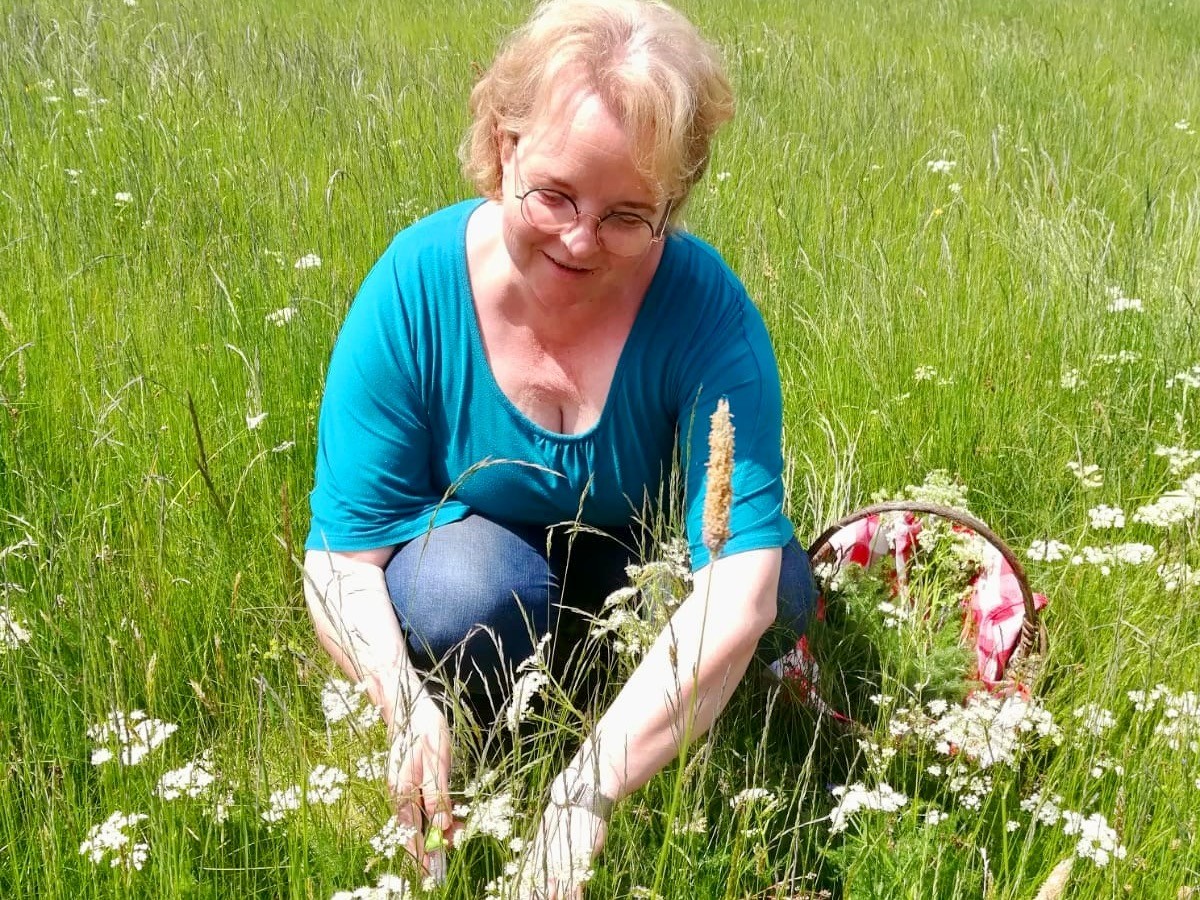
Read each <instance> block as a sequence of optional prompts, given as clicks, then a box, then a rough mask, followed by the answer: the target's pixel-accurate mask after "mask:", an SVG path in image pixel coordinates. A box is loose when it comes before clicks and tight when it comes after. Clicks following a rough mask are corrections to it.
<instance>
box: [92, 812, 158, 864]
mask: <svg viewBox="0 0 1200 900" xmlns="http://www.w3.org/2000/svg"><path fill="white" fill-rule="evenodd" d="M145 820H146V816H145V815H143V814H142V813H131V814H129V815H126V814H125V813H123V812H120V811H117V812H114V813H113V814H112V815H111V816H109V817H108V818H107V819H105V820H104V821H103V822H101V823H100V824H99V825H93V826H92V827H91V828H90V829H89V830H88V834H87V839H86V840H84V842H83V843H82V844H80V845H79V855H80V856H86V857H87V858H88V859H90V860H91V861H92V862H93V863H96V864H97V865H99V864H100V863H102V862H104V858H105V857H106V856H108V857H109V860H108V864H109V865H110V866H111V867H112V868H114V869H115V868H116V867H117V866H123V867H124V868H126V869H141V868H142V866H144V865H145V864H146V859H147V858H148V856H149V853H150V847H149V845H147V844H146V843H144V842H139V841H136V840H134V838H133V837H132V836H131V835H130V834H128V833H127V829H131V828H133V827H134V826H136V825H137V824H138V823H139V822H144V821H145Z"/></svg>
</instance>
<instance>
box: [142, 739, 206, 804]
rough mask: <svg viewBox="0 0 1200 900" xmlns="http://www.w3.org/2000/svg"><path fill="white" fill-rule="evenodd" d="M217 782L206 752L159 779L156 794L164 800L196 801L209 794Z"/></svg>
mask: <svg viewBox="0 0 1200 900" xmlns="http://www.w3.org/2000/svg"><path fill="white" fill-rule="evenodd" d="M216 781H217V776H216V772H215V771H214V769H213V764H212V759H211V755H210V753H209V752H208V751H205V752H204V753H203V754H201V755H200V757H199V758H197V759H194V760H192V761H191V762H190V763H188V764H187V765H185V766H182V767H180V768H178V769H172V770H171V771H170V772H167V773H166V774H164V775H163V776H162V778H160V779H158V787H157V788H155V790H154V792H155V793H156V794H158V796H160V797H162V798H163V799H164V800H178V799H179V798H180V797H190V798H192V799H195V798H197V797H200V796H202V795H203V794H205V793H207V792H208V790H209V788H211V787H212V786H213V785H214V784H215V783H216Z"/></svg>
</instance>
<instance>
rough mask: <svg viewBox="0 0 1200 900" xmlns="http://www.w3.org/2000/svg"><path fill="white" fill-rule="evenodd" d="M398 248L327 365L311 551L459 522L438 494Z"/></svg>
mask: <svg viewBox="0 0 1200 900" xmlns="http://www.w3.org/2000/svg"><path fill="white" fill-rule="evenodd" d="M394 251H395V247H394V246H393V248H391V249H389V251H388V252H387V253H385V255H384V256H383V257H382V258H381V259H380V260H379V262H377V263H376V264H375V266H374V268H372V270H371V271H370V273H369V274H368V275H367V277H366V279H365V280H364V282H363V284H362V287H361V288H360V289H359V293H358V295H357V297H356V298H355V300H354V303H353V304H352V305H351V307H350V312H349V314H348V315H347V317H346V320H345V322H344V324H343V326H342V330H341V333H340V334H339V335H338V339H337V342H336V344H335V346H334V350H333V355H332V358H331V359H330V363H329V372H328V374H327V376H326V381H325V393H324V396H323V398H322V401H321V412H320V419H319V422H318V428H317V462H316V484H315V486H314V488H313V491H312V494H311V495H310V504H311V507H312V514H313V518H312V526H311V529H310V531H309V536H308V540H307V542H306V547H307V548H308V549H310V550H319V549H329V550H335V551H345V550H366V549H374V548H378V547H385V546H393V545H396V544H399V543H402V542H404V541H407V540H411V539H412V538H414V537H417V536H418V535H420V534H422V533H423V532H424V531H425V530H426V529H428V528H430V527H432V525H433V524H435V523H437V524H441V523H444V522H447V521H453V520H454V519H457V518H461V517H462V516H463V515H464V513H465V510H464V509H463V508H462V504H461V503H458V502H457V501H453V500H445V501H444V502H443V498H442V497H441V496H439V495H437V494H436V493H435V492H434V490H433V488H432V480H431V476H430V461H429V460H430V429H429V422H428V416H427V414H426V412H425V404H424V403H423V402H422V400H421V391H420V382H419V379H418V377H417V372H418V371H419V362H420V361H419V358H418V354H419V352H429V351H428V348H421V349H420V350H419V349H418V347H417V346H416V342H415V341H414V340H413V330H412V328H411V325H412V323H411V322H410V321H409V316H408V315H406V312H405V309H406V305H405V302H404V300H405V298H404V297H403V296H402V288H401V282H400V279H399V278H398V274H397V265H398V263H397V257H396V254H395V252H394Z"/></svg>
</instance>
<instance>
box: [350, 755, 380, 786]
mask: <svg viewBox="0 0 1200 900" xmlns="http://www.w3.org/2000/svg"><path fill="white" fill-rule="evenodd" d="M387 759H388V752H387V751H386V750H377V751H376V752H374V753H372V754H371V755H370V756H360V757H359V758H358V759H356V760H355V761H354V774H355V776H356V777H358V778H361V779H363V780H364V781H383V779H384V777H385V776H386V775H387Z"/></svg>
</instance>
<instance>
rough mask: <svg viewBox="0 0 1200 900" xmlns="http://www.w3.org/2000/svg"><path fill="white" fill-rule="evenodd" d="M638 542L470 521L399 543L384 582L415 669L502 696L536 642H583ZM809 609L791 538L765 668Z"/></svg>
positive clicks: (627, 533)
mask: <svg viewBox="0 0 1200 900" xmlns="http://www.w3.org/2000/svg"><path fill="white" fill-rule="evenodd" d="M637 538H638V534H637V533H636V532H635V531H634V530H633V529H629V528H622V529H612V530H608V531H605V532H604V533H600V534H598V533H594V532H592V531H580V530H574V529H570V530H568V529H566V528H563V527H558V528H552V529H546V528H543V527H541V526H530V525H513V524H502V523H500V522H496V521H493V520H491V519H487V518H484V517H483V516H479V515H469V516H467V517H466V518H465V519H462V520H460V521H458V522H452V523H450V524H447V525H442V526H440V527H438V528H435V529H433V530H432V531H431V532H429V533H428V534H425V535H422V536H421V537H419V538H416V539H414V540H411V541H409V542H408V543H406V544H403V545H401V547H400V548H399V549H398V550H397V551H396V553H395V555H394V556H393V557H392V559H391V561H390V562H389V563H388V565H387V567H386V570H385V574H386V578H387V587H388V593H389V594H390V595H391V600H392V606H393V608H394V609H395V610H396V616H397V618H398V619H399V620H400V625H401V627H402V629H403V630H404V633H405V635H406V636H407V639H408V651H409V654H410V656H411V658H412V660H413V663H414V664H415V665H416V666H417V667H418V668H420V669H423V670H428V669H432V668H434V667H437V666H439V665H444V664H447V663H451V664H453V665H454V667H455V670H456V672H455V673H456V674H457V675H458V676H459V677H460V678H462V679H463V680H464V682H465V683H466V685H467V689H468V691H469V692H470V693H472V694H476V695H484V694H491V695H492V696H493V697H497V696H503V695H504V693H505V691H504V689H503V685H504V684H505V683H506V682H507V680H508V679H509V678H511V674H508V675H507V676H506V673H511V672H512V671H513V669H514V668H515V667H516V666H517V665H519V664H520V663H521V661H522V660H524V659H527V658H528V657H529V656H530V654H532V652H533V649H534V645H535V643H536V641H537V639H538V637H540V636H541V635H544V634H547V633H550V634H552V635H554V643H555V645H556V650H558V651H560V652H568V651H569V650H570V649H571V646H572V645H573V644H576V643H578V642H579V641H580V640H581V639H582V638H583V636H584V635H585V634H586V631H587V624H588V623H587V619H586V616H585V615H584V613H592V614H595V613H597V612H599V610H600V609H601V607H602V606H603V603H604V600H605V598H606V597H608V595H609V594H611V593H612V592H613V591H615V590H617V589H618V588H621V587H624V586H626V585H628V584H629V578H628V576H627V575H626V573H625V567H626V566H627V565H629V564H631V563H636V562H638V552H637ZM815 602H816V586H815V584H814V582H813V576H812V570H811V568H810V566H809V561H808V554H807V553H805V552H804V550H803V549H802V548H801V547H800V545H799V544H798V543H797V541H796V540H795V538H793V539H792V541H791V542H790V543H789V544H788V545H787V546H786V547H784V548H783V562H782V567H781V570H780V578H779V600H778V614H777V618H776V625H775V627H774V628H772V629H771V630H770V631H768V633H767V634H766V635H765V636H764V637H763V639H762V641H761V642H760V643H759V650H758V654H759V656H760V657H761V658H762V659H763V661H764V662H771V661H772V660H774V659H777V658H778V657H780V656H782V655H783V653H784V652H785V651H786V650H787V649H788V648H789V647H790V646H792V645H793V644H794V643H795V641H796V638H797V636H799V635H800V634H802V633H803V631H804V627H805V625H806V623H807V621H808V617H809V615H810V613H811V611H812V609H813V606H814V604H815ZM559 658H562V657H561V656H560V657H559ZM455 673H448V674H455Z"/></svg>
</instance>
